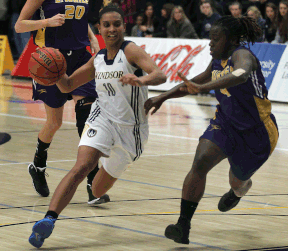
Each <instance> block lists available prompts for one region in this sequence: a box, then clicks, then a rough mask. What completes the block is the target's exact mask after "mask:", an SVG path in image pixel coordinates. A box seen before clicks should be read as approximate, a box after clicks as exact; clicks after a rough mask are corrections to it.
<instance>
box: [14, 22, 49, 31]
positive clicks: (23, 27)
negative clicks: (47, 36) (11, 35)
mask: <svg viewBox="0 0 288 251" xmlns="http://www.w3.org/2000/svg"><path fill="white" fill-rule="evenodd" d="M47 24H48V19H43V20H21V21H19V22H17V23H16V24H15V27H14V28H15V31H16V32H17V33H24V32H28V31H34V30H39V29H42V28H45V27H47Z"/></svg>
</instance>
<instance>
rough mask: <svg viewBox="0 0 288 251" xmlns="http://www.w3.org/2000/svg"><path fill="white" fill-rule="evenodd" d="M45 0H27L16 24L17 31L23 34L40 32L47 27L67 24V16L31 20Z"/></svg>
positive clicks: (58, 15) (60, 15)
mask: <svg viewBox="0 0 288 251" xmlns="http://www.w3.org/2000/svg"><path fill="white" fill-rule="evenodd" d="M44 1H45V0H27V1H26V3H25V5H24V6H23V8H22V10H21V13H20V15H19V18H18V20H17V22H16V24H15V27H14V28H15V31H16V32H17V33H23V32H28V31H34V30H39V29H42V28H45V27H57V26H61V25H63V24H64V23H65V15H64V14H57V15H55V16H53V17H51V18H47V19H41V20H30V19H31V17H32V16H33V15H34V13H35V12H36V10H38V9H39V8H40V6H41V5H42V3H43V2H44Z"/></svg>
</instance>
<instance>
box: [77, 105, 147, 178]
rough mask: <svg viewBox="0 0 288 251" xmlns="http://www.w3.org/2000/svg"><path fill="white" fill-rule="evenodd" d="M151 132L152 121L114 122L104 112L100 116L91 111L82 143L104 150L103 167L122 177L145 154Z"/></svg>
mask: <svg viewBox="0 0 288 251" xmlns="http://www.w3.org/2000/svg"><path fill="white" fill-rule="evenodd" d="M91 111H92V110H91ZM91 118H92V119H91ZM148 134H149V128H148V124H145V125H135V126H125V125H120V124H117V123H114V122H112V121H110V120H109V119H107V118H106V117H104V116H103V115H102V114H101V113H100V114H98V115H97V116H96V117H95V116H94V117H93V116H91V114H90V116H89V119H88V120H87V122H86V125H85V128H84V130H83V133H82V136H81V140H80V143H79V146H90V147H93V148H95V149H97V150H99V151H100V152H102V153H103V154H104V156H105V157H101V158H100V161H101V163H102V164H103V168H104V169H105V170H106V172H107V173H108V174H110V175H111V176H112V177H114V178H119V177H120V176H121V174H122V173H123V172H124V171H125V170H126V169H127V167H128V166H129V165H130V164H131V163H132V162H133V161H135V160H137V159H138V158H139V157H140V155H141V154H142V152H143V150H144V146H145V144H146V143H147V141H148Z"/></svg>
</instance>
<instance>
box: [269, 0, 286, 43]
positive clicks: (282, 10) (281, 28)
mask: <svg viewBox="0 0 288 251" xmlns="http://www.w3.org/2000/svg"><path fill="white" fill-rule="evenodd" d="M272 44H288V1H287V0H282V1H281V2H280V3H279V13H278V29H277V32H276V36H275V39H274V40H273V41H272Z"/></svg>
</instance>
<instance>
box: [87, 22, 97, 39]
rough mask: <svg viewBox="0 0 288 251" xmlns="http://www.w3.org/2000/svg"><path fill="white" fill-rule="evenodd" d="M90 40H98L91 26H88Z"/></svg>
mask: <svg viewBox="0 0 288 251" xmlns="http://www.w3.org/2000/svg"><path fill="white" fill-rule="evenodd" d="M88 38H89V40H94V39H95V40H97V38H96V37H95V35H94V33H93V31H92V29H91V27H90V25H89V24H88Z"/></svg>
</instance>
